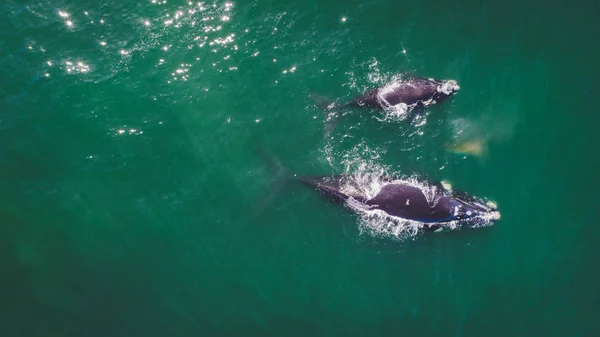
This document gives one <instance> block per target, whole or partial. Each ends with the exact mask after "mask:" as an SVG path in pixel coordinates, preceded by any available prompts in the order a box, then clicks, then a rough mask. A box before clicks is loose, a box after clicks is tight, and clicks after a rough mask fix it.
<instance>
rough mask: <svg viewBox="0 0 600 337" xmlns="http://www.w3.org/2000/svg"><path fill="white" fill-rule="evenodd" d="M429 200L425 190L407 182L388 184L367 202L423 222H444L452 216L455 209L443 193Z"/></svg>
mask: <svg viewBox="0 0 600 337" xmlns="http://www.w3.org/2000/svg"><path fill="white" fill-rule="evenodd" d="M431 198H432V199H437V200H435V203H434V200H431V201H428V200H427V197H426V196H425V194H424V193H423V190H422V189H421V188H418V187H414V186H410V185H405V184H396V183H392V184H388V185H385V186H384V187H383V188H382V189H381V191H380V192H379V193H378V194H377V195H376V196H375V197H374V198H372V199H370V200H368V201H367V202H366V203H367V204H368V205H370V206H372V207H375V208H377V209H381V210H382V211H384V212H386V213H388V214H390V215H393V216H397V217H401V218H404V219H410V220H417V221H422V222H443V221H448V220H450V219H451V218H452V215H453V209H452V207H451V206H450V205H449V203H448V202H447V200H446V198H445V197H444V196H443V195H435V196H431Z"/></svg>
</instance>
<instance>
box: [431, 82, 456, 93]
mask: <svg viewBox="0 0 600 337" xmlns="http://www.w3.org/2000/svg"><path fill="white" fill-rule="evenodd" d="M458 90H460V87H459V86H458V83H457V82H456V81H455V80H448V81H444V83H443V84H442V85H441V86H439V87H438V88H437V91H438V92H441V93H443V94H445V95H450V94H452V93H453V92H457V91H458Z"/></svg>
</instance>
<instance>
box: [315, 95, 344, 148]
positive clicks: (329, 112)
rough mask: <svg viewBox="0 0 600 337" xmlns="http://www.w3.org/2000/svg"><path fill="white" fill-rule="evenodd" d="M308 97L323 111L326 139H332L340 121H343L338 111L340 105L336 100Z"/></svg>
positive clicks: (316, 96) (317, 96)
mask: <svg viewBox="0 0 600 337" xmlns="http://www.w3.org/2000/svg"><path fill="white" fill-rule="evenodd" d="M308 97H310V99H312V101H313V102H314V103H315V105H316V106H317V107H319V109H321V110H322V111H323V113H324V114H325V119H324V121H323V124H324V125H323V135H324V137H325V138H329V137H331V135H332V134H333V131H334V130H335V129H336V127H337V126H338V124H339V123H340V120H341V119H342V115H341V113H340V112H339V111H338V108H340V106H338V103H337V102H336V101H334V100H331V99H329V98H327V97H323V96H319V95H315V94H309V95H308Z"/></svg>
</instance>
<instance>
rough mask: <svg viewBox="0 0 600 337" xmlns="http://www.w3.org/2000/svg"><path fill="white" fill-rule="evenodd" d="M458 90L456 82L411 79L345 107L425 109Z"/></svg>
mask: <svg viewBox="0 0 600 337" xmlns="http://www.w3.org/2000/svg"><path fill="white" fill-rule="evenodd" d="M459 90H460V86H459V85H458V83H457V82H456V80H438V79H433V78H419V77H412V78H407V79H404V80H394V81H392V82H389V83H387V84H386V85H384V86H381V87H378V88H375V89H372V90H369V91H367V92H366V93H364V94H363V95H361V96H359V97H356V98H354V99H352V100H351V101H350V102H349V103H348V104H347V105H349V106H358V107H363V106H364V107H370V108H375V109H382V110H385V109H390V108H394V107H405V108H413V107H426V106H429V105H432V104H435V103H438V102H442V101H444V100H445V99H447V98H448V97H451V96H453V95H455V94H456V93H457V92H458V91H459Z"/></svg>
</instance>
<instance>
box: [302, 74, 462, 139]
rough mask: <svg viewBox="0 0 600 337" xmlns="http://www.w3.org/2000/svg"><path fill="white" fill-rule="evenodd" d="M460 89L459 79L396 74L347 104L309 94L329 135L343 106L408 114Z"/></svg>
mask: <svg viewBox="0 0 600 337" xmlns="http://www.w3.org/2000/svg"><path fill="white" fill-rule="evenodd" d="M459 90H460V86H459V85H458V82H457V81H456V80H452V79H448V80H442V79H434V78H423V77H416V76H411V77H408V76H405V77H404V78H400V77H396V78H395V79H394V80H392V81H390V82H388V83H386V84H385V85H383V86H380V87H377V88H374V89H371V90H368V91H367V92H365V93H363V94H362V95H360V96H358V97H355V98H353V99H351V100H350V101H349V102H346V103H343V104H339V103H338V102H332V101H331V100H329V99H327V98H324V97H322V96H318V95H315V94H310V95H309V96H310V98H311V99H312V100H313V102H314V103H315V104H316V105H317V106H318V107H319V108H321V110H323V111H324V112H325V114H326V117H325V135H326V136H329V135H331V133H332V131H333V130H334V129H335V127H336V126H337V124H338V123H339V120H340V118H341V115H340V113H339V110H340V109H343V108H346V107H359V108H371V109H375V110H380V111H393V112H395V113H396V114H398V115H407V114H408V113H410V112H412V111H415V110H419V109H422V108H425V107H428V106H431V105H433V104H436V103H440V102H443V101H445V100H446V99H448V98H449V97H452V96H454V95H455V94H456V93H458V92H459Z"/></svg>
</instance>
